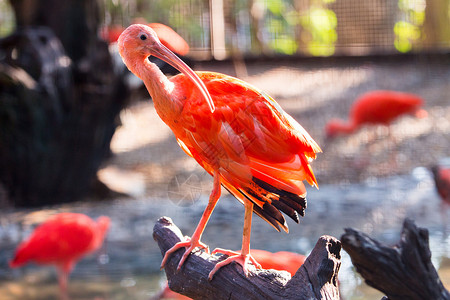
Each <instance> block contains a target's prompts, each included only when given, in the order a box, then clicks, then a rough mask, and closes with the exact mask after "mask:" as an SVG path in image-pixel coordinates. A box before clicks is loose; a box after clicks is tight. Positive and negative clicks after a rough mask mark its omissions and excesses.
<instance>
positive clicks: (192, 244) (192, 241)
mask: <svg viewBox="0 0 450 300" xmlns="http://www.w3.org/2000/svg"><path fill="white" fill-rule="evenodd" d="M219 198H220V175H219V172H217V171H216V172H215V173H214V186H213V190H212V192H211V195H210V196H209V202H208V205H207V206H206V208H205V211H204V212H203V215H202V218H201V219H200V222H199V223H198V225H197V228H196V229H195V231H194V233H193V234H192V237H191V238H189V237H187V240H186V241H184V242H178V243H176V244H175V245H174V246H173V247H172V248H170V249H169V250H167V252H166V254H165V255H164V258H163V261H162V263H161V269H162V268H164V266H165V265H166V263H167V260H168V258H169V257H170V255H171V254H172V253H174V252H175V251H177V250H178V249H180V248H182V247H186V250H185V252H184V254H183V257H182V258H181V260H180V262H179V263H178V267H177V269H178V270H179V269H180V268H181V266H182V265H183V263H184V261H185V260H186V258H187V257H188V256H189V254H190V253H191V252H192V251H193V250H194V249H195V248H196V247H200V248H203V249H207V251H208V252H209V249H208V246H207V245H205V244H203V243H202V242H200V238H201V237H202V234H203V231H204V230H205V227H206V224H207V223H208V220H209V217H210V216H211V213H212V211H213V210H214V207H215V206H216V204H217V201H218V200H219Z"/></svg>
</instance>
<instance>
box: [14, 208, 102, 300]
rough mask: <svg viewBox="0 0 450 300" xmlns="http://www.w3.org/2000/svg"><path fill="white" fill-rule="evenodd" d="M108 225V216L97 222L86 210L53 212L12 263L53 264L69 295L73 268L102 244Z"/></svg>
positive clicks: (62, 286)
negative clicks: (80, 211)
mask: <svg viewBox="0 0 450 300" xmlns="http://www.w3.org/2000/svg"><path fill="white" fill-rule="evenodd" d="M109 226H110V219H109V218H108V217H105V216H101V217H99V218H98V219H97V222H96V221H94V220H92V219H91V218H90V217H88V216H86V215H84V214H78V213H59V214H57V215H54V216H52V217H50V218H48V219H47V220H46V221H45V222H44V223H42V224H41V225H39V226H38V227H37V228H36V229H35V230H34V231H33V233H32V234H31V236H30V237H29V238H28V239H27V240H25V241H23V242H22V243H21V244H20V245H19V246H18V247H17V250H16V253H15V255H14V258H13V259H12V260H11V261H10V267H11V268H17V267H21V266H23V265H25V264H27V263H30V262H33V263H36V264H40V265H54V266H55V267H56V269H57V271H58V282H59V287H60V290H61V297H62V298H63V299H66V298H67V297H68V296H67V280H68V276H69V274H70V272H71V271H72V270H73V268H74V267H75V264H76V263H77V261H78V260H80V259H81V258H82V257H83V256H85V255H87V254H89V253H92V252H94V251H96V250H98V249H99V248H100V247H101V246H102V244H103V240H104V239H105V236H106V233H107V231H108V229H109Z"/></svg>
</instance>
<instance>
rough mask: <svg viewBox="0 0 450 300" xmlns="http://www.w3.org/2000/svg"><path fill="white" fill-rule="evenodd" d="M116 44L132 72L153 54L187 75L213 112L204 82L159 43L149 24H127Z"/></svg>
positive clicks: (212, 104) (211, 102) (212, 105)
mask: <svg viewBox="0 0 450 300" xmlns="http://www.w3.org/2000/svg"><path fill="white" fill-rule="evenodd" d="M117 44H118V47H119V54H120V56H122V59H123V62H124V63H125V65H126V66H127V67H128V69H130V70H131V71H132V72H133V73H135V72H134V71H135V70H137V69H138V67H139V66H140V65H142V64H143V63H144V62H146V60H147V58H148V57H149V56H151V55H153V56H155V57H157V58H159V59H161V60H163V61H165V62H166V63H168V64H170V65H171V66H173V67H174V68H176V69H177V70H178V71H180V72H181V73H183V74H184V75H185V76H187V77H188V78H189V79H190V80H191V81H192V82H193V83H194V84H195V85H196V86H197V87H198V88H199V89H200V91H201V92H202V94H203V96H204V98H205V99H206V102H207V103H208V105H209V108H210V109H211V112H214V109H215V108H214V103H213V101H212V99H211V96H210V94H209V92H208V90H207V89H206V86H205V84H204V83H203V82H202V81H201V79H200V78H199V77H198V76H197V74H195V72H194V71H193V70H192V69H191V68H190V67H189V66H188V65H186V64H185V63H184V62H183V61H182V60H181V59H180V58H179V57H178V56H176V55H175V54H174V53H173V52H172V51H170V50H169V49H168V48H167V47H166V46H164V45H163V44H162V43H161V41H160V40H159V38H158V36H157V35H156V33H155V31H154V30H153V29H151V28H150V27H149V26H147V25H143V24H133V25H131V26H129V27H128V28H127V29H125V30H124V31H123V32H122V34H121V35H120V36H119V39H118V42H117Z"/></svg>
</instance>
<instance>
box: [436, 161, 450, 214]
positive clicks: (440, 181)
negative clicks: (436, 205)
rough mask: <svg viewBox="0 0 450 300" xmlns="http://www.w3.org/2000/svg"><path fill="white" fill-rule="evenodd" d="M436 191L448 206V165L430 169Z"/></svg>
mask: <svg viewBox="0 0 450 300" xmlns="http://www.w3.org/2000/svg"><path fill="white" fill-rule="evenodd" d="M431 172H432V173H433V178H434V183H435V186H436V191H437V192H438V194H439V196H440V197H441V199H442V201H443V202H445V203H447V205H450V165H448V166H446V165H435V166H433V167H431Z"/></svg>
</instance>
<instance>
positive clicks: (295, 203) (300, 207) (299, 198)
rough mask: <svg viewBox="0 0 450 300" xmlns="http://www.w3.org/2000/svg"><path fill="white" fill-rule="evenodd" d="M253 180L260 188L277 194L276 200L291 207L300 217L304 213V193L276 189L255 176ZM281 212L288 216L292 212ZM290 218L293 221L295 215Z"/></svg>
mask: <svg viewBox="0 0 450 300" xmlns="http://www.w3.org/2000/svg"><path fill="white" fill-rule="evenodd" d="M253 182H254V183H256V184H257V185H258V186H260V187H261V188H262V189H264V190H266V191H268V192H270V193H273V194H276V195H278V196H279V199H278V201H280V202H281V203H283V204H285V205H287V206H289V207H290V208H291V209H293V210H294V211H296V212H297V213H299V214H300V215H301V216H302V217H303V216H304V215H305V209H306V197H305V195H297V194H294V193H291V192H288V191H284V190H281V189H278V188H276V187H274V186H272V185H270V184H268V183H267V182H264V181H262V180H260V179H258V178H256V177H253ZM274 202H276V201H274ZM280 206H281V205H280ZM282 211H283V210H282ZM283 212H284V213H286V214H287V215H288V216H290V215H289V214H292V212H290V210H287V211H283ZM288 212H289V213H288ZM290 217H291V216H290ZM291 218H292V217H291ZM292 219H293V220H294V221H295V217H294V218H292Z"/></svg>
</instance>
